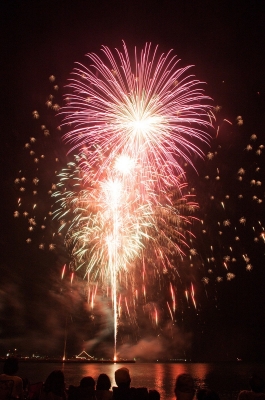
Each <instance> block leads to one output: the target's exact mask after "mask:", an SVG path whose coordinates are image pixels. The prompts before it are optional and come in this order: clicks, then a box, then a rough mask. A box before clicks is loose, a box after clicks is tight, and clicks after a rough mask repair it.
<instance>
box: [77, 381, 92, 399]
mask: <svg viewBox="0 0 265 400" xmlns="http://www.w3.org/2000/svg"><path fill="white" fill-rule="evenodd" d="M95 386H96V382H95V379H94V378H92V376H85V377H84V378H82V379H81V381H80V384H79V388H78V400H90V399H91V400H92V399H96V397H95Z"/></svg>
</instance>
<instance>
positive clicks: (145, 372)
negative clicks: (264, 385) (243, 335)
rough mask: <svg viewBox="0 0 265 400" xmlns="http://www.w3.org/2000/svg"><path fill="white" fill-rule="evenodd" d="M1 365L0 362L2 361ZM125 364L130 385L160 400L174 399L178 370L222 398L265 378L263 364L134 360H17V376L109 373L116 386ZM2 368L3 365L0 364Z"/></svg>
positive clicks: (70, 380)
mask: <svg viewBox="0 0 265 400" xmlns="http://www.w3.org/2000/svg"><path fill="white" fill-rule="evenodd" d="M1 364H2V363H1ZM122 366H125V367H127V368H128V369H129V370H130V375H131V379H132V383H131V385H132V386H135V387H137V386H145V387H147V388H148V389H156V390H158V391H159V392H160V394H161V400H173V399H174V384H175V380H176V376H177V375H179V374H181V373H189V374H191V375H192V376H193V377H194V379H195V381H196V386H197V388H199V387H209V388H211V389H213V390H216V391H217V392H218V394H219V395H220V397H221V399H222V400H224V399H226V400H235V399H236V398H237V394H238V392H239V390H242V389H248V379H249V376H250V375H251V374H252V373H253V372H259V373H261V374H262V375H263V376H264V377H265V364H244V363H237V364H236V363H231V364H228V363H226V364H203V363H201V364H200V363H198V364H192V363H183V364H173V363H168V364H167V363H165V364H162V363H135V364H79V363H78V364H76V363H68V364H60V363H56V364H55V363H20V365H19V371H18V375H20V376H21V377H22V378H24V377H27V378H28V379H29V380H30V382H32V383H34V382H38V381H44V380H45V379H46V377H47V376H48V375H49V373H50V372H51V371H53V370H54V369H62V371H63V372H64V374H65V381H66V385H67V386H68V385H69V384H72V385H78V384H79V382H80V380H81V378H82V377H84V376H88V375H90V376H92V377H93V378H94V379H95V380H96V379H97V377H98V376H99V374H101V373H106V374H107V375H109V377H110V380H111V383H112V386H115V381H114V372H115V370H116V369H118V368H120V367H122ZM0 368H1V369H2V365H0Z"/></svg>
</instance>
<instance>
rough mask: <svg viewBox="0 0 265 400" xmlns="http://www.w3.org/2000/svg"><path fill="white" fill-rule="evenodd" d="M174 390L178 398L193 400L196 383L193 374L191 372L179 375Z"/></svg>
mask: <svg viewBox="0 0 265 400" xmlns="http://www.w3.org/2000/svg"><path fill="white" fill-rule="evenodd" d="M174 392H175V395H176V398H177V399H181V400H182V399H183V400H192V399H193V396H194V393H195V385H194V380H193V378H192V376H191V375H189V374H180V375H178V376H177V379H176V384H175V390H174Z"/></svg>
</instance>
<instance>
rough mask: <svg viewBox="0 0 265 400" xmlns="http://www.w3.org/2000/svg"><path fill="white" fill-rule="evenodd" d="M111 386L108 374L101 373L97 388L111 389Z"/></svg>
mask: <svg viewBox="0 0 265 400" xmlns="http://www.w3.org/2000/svg"><path fill="white" fill-rule="evenodd" d="M110 387H111V382H110V378H109V377H108V375H107V374H100V375H99V377H98V380H97V386H96V389H97V390H109V389H110Z"/></svg>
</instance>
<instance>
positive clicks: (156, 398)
mask: <svg viewBox="0 0 265 400" xmlns="http://www.w3.org/2000/svg"><path fill="white" fill-rule="evenodd" d="M148 399H149V400H160V393H159V392H158V391H157V390H155V389H152V390H149V395H148Z"/></svg>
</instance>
